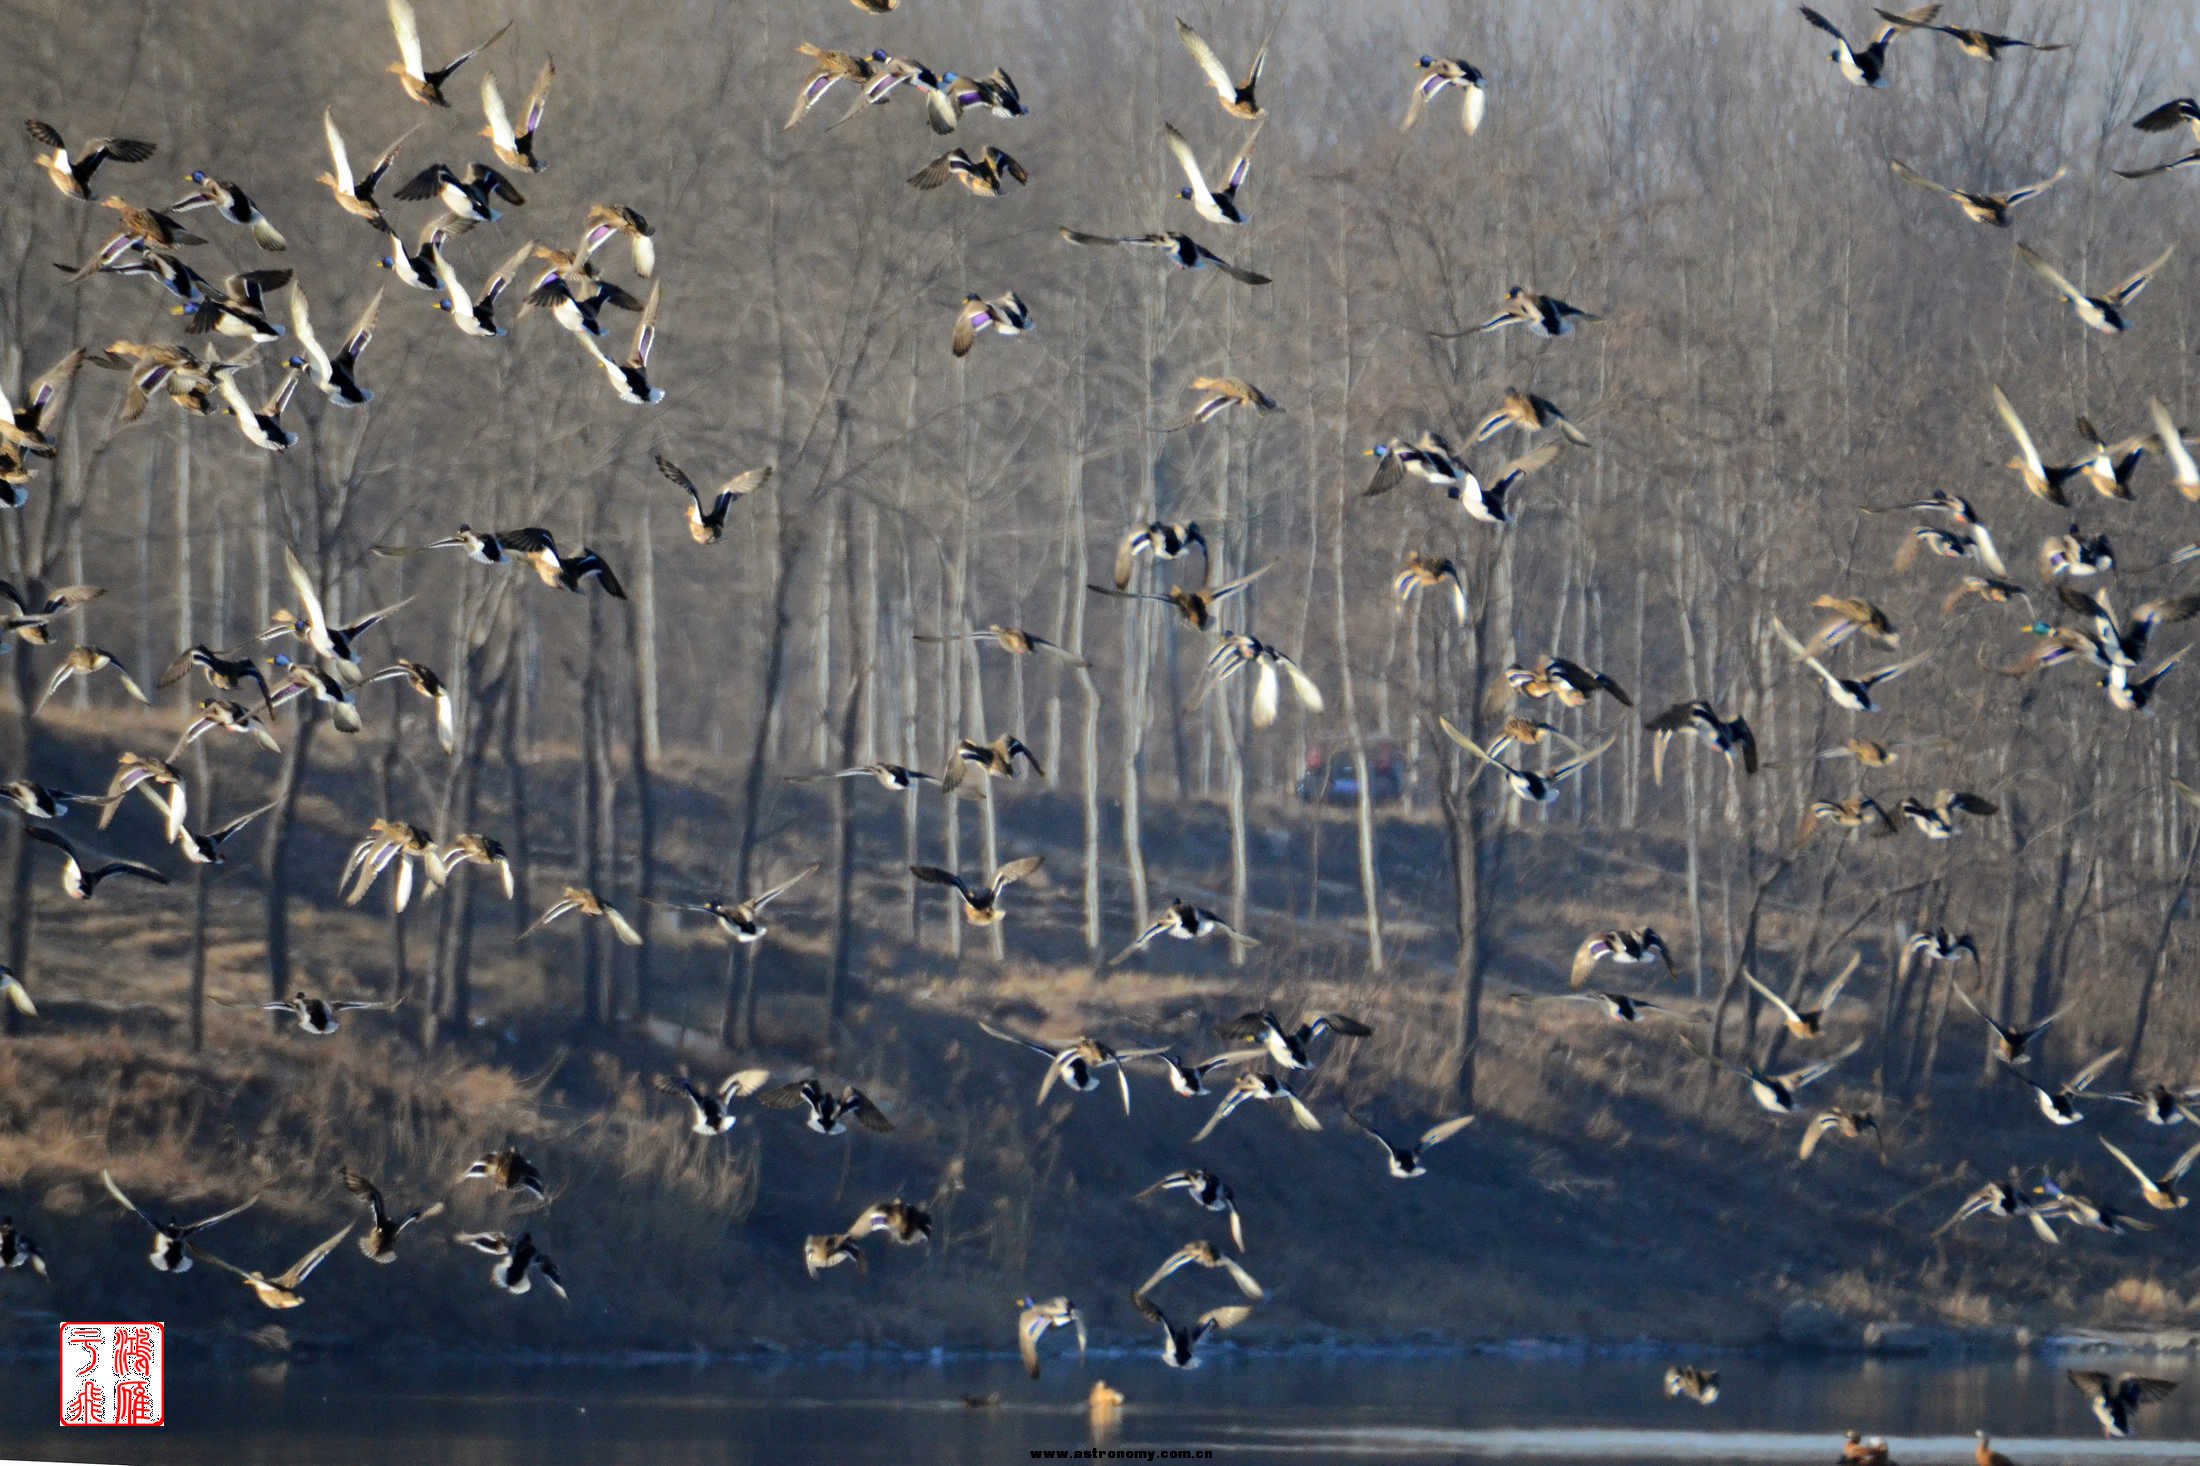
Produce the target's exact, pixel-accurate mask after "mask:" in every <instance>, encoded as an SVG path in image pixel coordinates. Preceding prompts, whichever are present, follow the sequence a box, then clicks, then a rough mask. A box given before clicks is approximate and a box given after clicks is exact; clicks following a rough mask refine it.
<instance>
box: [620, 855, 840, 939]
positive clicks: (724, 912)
mask: <svg viewBox="0 0 2200 1466" xmlns="http://www.w3.org/2000/svg"><path fill="white" fill-rule="evenodd" d="M821 869H823V866H822V865H820V864H819V863H818V862H816V861H812V862H810V863H809V864H808V865H806V866H804V867H802V869H800V870H798V871H796V872H795V873H794V874H793V875H791V876H789V877H788V878H787V879H785V880H783V881H781V882H780V883H779V884H778V885H776V886H773V887H771V888H770V889H768V890H764V891H759V892H758V893H757V894H755V895H754V896H751V897H749V898H748V899H747V900H746V901H736V902H735V903H734V904H733V905H731V906H728V905H726V904H725V903H724V902H722V901H720V900H718V899H717V898H715V897H713V898H712V899H710V900H708V901H659V900H656V899H654V898H652V899H651V901H650V903H649V904H650V905H652V906H663V907H666V908H668V909H670V910H673V911H696V912H701V913H702V914H703V915H705V916H708V917H710V918H712V919H713V920H715V921H716V922H717V923H718V929H719V930H720V931H722V932H724V933H725V934H726V935H727V936H729V937H731V938H733V940H734V941H736V942H738V943H741V944H743V945H746V944H748V943H750V942H758V941H762V940H763V939H764V933H765V932H766V931H768V930H769V928H768V927H766V926H765V925H764V908H765V907H766V906H769V905H770V904H771V903H772V902H774V901H776V900H778V899H779V898H780V897H781V896H784V895H786V894H787V892H789V891H791V890H793V889H794V888H795V887H796V886H797V885H800V884H801V883H802V882H803V881H806V880H808V879H809V878H810V877H811V876H814V875H816V874H817V873H818V871H820V870H821Z"/></svg>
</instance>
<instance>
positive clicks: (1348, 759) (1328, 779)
mask: <svg viewBox="0 0 2200 1466" xmlns="http://www.w3.org/2000/svg"><path fill="white" fill-rule="evenodd" d="M1366 746H1367V790H1368V797H1369V798H1370V799H1372V800H1373V801H1374V802H1375V803H1377V804H1395V803H1397V802H1398V800H1400V799H1402V798H1403V797H1405V788H1406V759H1405V750H1404V749H1402V748H1400V747H1399V746H1398V740H1397V739H1395V738H1392V737H1390V736H1389V735H1388V734H1383V733H1378V734H1374V735H1372V736H1370V737H1369V738H1368V739H1367V740H1366ZM1298 795H1299V798H1301V799H1303V800H1305V801H1307V802H1308V803H1310V804H1311V803H1313V802H1315V801H1317V800H1318V801H1320V802H1322V803H1325V804H1357V803H1359V800H1360V785H1359V774H1358V771H1357V770H1356V769H1355V768H1354V767H1353V763H1352V747H1351V745H1350V744H1349V743H1337V744H1331V745H1329V746H1327V747H1324V746H1322V745H1320V744H1315V745H1313V746H1310V747H1309V748H1308V749H1307V750H1306V770H1305V772H1303V773H1301V774H1300V775H1299V783H1298Z"/></svg>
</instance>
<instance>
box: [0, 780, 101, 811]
mask: <svg viewBox="0 0 2200 1466" xmlns="http://www.w3.org/2000/svg"><path fill="white" fill-rule="evenodd" d="M0 802H5V803H8V804H12V805H14V806H15V808H16V810H17V812H18V813H20V814H21V815H22V816H23V817H24V818H25V819H33V820H57V819H60V818H62V817H63V816H65V815H67V814H68V812H69V810H70V809H71V808H72V807H73V806H75V805H79V804H100V803H103V802H104V801H103V799H102V798H101V797H99V796H96V795H91V794H71V793H68V792H66V791H64V790H60V789H48V788H47V787H46V786H45V785H43V784H40V783H37V782H36V781H34V780H31V779H10V780H8V781H7V782H6V783H5V784H0Z"/></svg>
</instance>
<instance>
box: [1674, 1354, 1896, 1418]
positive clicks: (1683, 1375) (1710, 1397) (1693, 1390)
mask: <svg viewBox="0 0 2200 1466" xmlns="http://www.w3.org/2000/svg"><path fill="white" fill-rule="evenodd" d="M1665 1397H1666V1398H1667V1399H1668V1400H1678V1399H1682V1398H1683V1397H1685V1398H1687V1399H1690V1400H1694V1401H1695V1402H1696V1403H1697V1404H1699V1405H1712V1404H1716V1403H1717V1402H1718V1399H1719V1372H1718V1371H1717V1370H1716V1369H1698V1368H1697V1367H1696V1366H1695V1365H1693V1364H1676V1365H1673V1366H1671V1367H1670V1368H1668V1369H1667V1370H1666V1371H1665ZM1852 1434H1853V1432H1852Z"/></svg>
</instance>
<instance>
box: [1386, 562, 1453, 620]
mask: <svg viewBox="0 0 2200 1466" xmlns="http://www.w3.org/2000/svg"><path fill="white" fill-rule="evenodd" d="M1447 583H1448V584H1449V587H1450V591H1451V609H1452V615H1453V617H1454V619H1456V620H1457V621H1458V623H1459V624H1460V625H1461V626H1464V625H1466V624H1467V582H1466V580H1465V578H1464V577H1462V576H1461V575H1460V574H1459V567H1458V566H1457V565H1455V564H1453V563H1452V561H1451V558H1450V557H1449V556H1448V555H1424V554H1422V553H1421V552H1420V551H1418V550H1411V551H1408V552H1407V553H1406V567H1405V569H1403V570H1401V571H1399V572H1398V575H1397V578H1396V579H1394V580H1393V581H1391V589H1392V590H1394V591H1396V592H1397V595H1398V609H1399V611H1400V612H1401V613H1402V612H1404V611H1405V610H1406V609H1407V608H1409V607H1410V606H1411V605H1412V604H1413V597H1414V594H1415V593H1416V592H1418V591H1423V590H1428V591H1433V590H1435V589H1437V588H1438V587H1440V586H1444V585H1446V584H1447Z"/></svg>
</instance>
